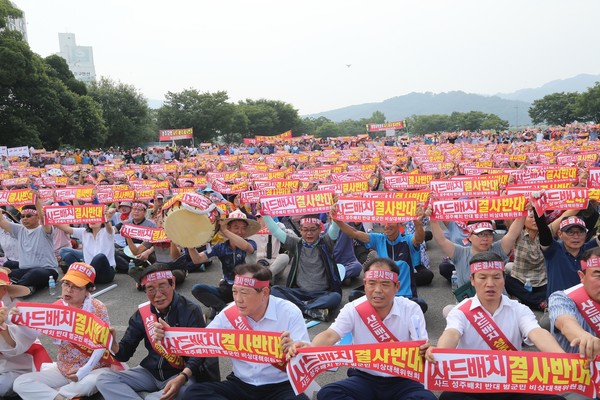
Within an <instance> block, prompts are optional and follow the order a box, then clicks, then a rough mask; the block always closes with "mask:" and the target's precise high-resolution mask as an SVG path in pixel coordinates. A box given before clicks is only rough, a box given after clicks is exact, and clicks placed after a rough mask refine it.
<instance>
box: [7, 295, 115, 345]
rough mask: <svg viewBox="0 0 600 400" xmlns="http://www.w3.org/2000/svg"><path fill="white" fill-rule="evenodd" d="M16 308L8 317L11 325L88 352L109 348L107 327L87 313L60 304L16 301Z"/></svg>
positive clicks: (104, 323)
mask: <svg viewBox="0 0 600 400" xmlns="http://www.w3.org/2000/svg"><path fill="white" fill-rule="evenodd" d="M16 307H17V308H18V309H19V311H20V313H19V314H13V315H11V321H12V322H13V323H14V324H17V325H22V326H26V327H29V328H31V329H35V330H36V331H38V332H40V333H42V334H44V335H46V336H50V337H51V338H54V339H60V340H66V341H67V342H71V343H75V344H78V345H81V346H84V347H87V348H88V349H91V350H97V349H106V348H110V346H111V343H112V335H111V334H110V331H109V329H108V324H107V323H106V322H104V321H102V320H101V319H100V318H98V317H97V316H95V315H94V314H92V313H90V312H87V311H83V310H82V309H80V308H73V307H68V306H65V305H62V304H44V303H24V302H17V304H16Z"/></svg>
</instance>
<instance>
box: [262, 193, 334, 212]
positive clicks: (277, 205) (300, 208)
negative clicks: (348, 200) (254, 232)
mask: <svg viewBox="0 0 600 400" xmlns="http://www.w3.org/2000/svg"><path fill="white" fill-rule="evenodd" d="M332 205H333V192H331V191H314V192H304V193H294V194H289V195H277V196H265V197H263V198H261V199H260V206H261V210H262V212H263V213H264V214H265V215H271V216H285V215H304V214H315V213H321V212H329V210H330V209H331V206H332Z"/></svg>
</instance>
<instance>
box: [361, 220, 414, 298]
mask: <svg viewBox="0 0 600 400" xmlns="http://www.w3.org/2000/svg"><path fill="white" fill-rule="evenodd" d="M413 236H414V235H400V234H399V235H398V237H397V238H396V240H394V241H393V242H391V241H389V240H388V238H387V236H386V235H384V234H383V233H376V232H372V233H369V243H365V247H366V248H367V249H375V251H376V252H377V255H378V256H379V257H388V258H390V259H392V260H394V261H395V262H396V265H398V268H399V269H400V274H398V281H400V290H398V293H397V295H398V296H404V297H416V296H417V289H416V283H415V282H414V276H413V271H412V266H413V265H419V264H420V262H421V256H420V254H419V249H418V248H415V246H413V244H412V239H413ZM390 252H391V253H393V254H390Z"/></svg>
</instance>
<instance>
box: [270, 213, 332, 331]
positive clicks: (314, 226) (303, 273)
mask: <svg viewBox="0 0 600 400" xmlns="http://www.w3.org/2000/svg"><path fill="white" fill-rule="evenodd" d="M263 220H264V222H265V225H266V226H267V228H268V229H269V231H270V232H271V233H272V234H273V236H275V237H276V238H277V239H279V241H280V242H281V243H283V246H284V247H285V249H287V250H289V251H290V257H291V259H292V262H291V266H290V272H289V273H288V279H287V282H286V286H273V291H272V294H273V296H276V297H280V298H282V299H287V300H289V301H291V302H292V303H294V304H295V305H296V306H298V308H300V310H301V311H302V313H303V314H305V315H306V316H308V317H310V318H316V319H320V320H322V321H326V320H327V316H328V315H329V310H330V309H334V308H336V307H338V306H339V305H340V303H341V301H342V282H341V279H340V273H339V271H338V268H337V264H336V262H335V261H334V259H333V247H334V243H333V242H334V240H335V239H334V238H337V236H338V234H339V228H338V225H337V224H331V225H330V226H329V229H328V230H327V232H323V223H322V222H321V220H320V219H319V218H317V217H315V216H306V217H303V218H301V219H300V234H301V236H302V237H301V238H299V237H297V236H296V235H295V234H293V233H291V232H287V233H286V232H285V231H283V230H282V229H281V228H280V227H279V226H277V224H276V223H275V221H273V218H271V217H270V216H267V215H263Z"/></svg>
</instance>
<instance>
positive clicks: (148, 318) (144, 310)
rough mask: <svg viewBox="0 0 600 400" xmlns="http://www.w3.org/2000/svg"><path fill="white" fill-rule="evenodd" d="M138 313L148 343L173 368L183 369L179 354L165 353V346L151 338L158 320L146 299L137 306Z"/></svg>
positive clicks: (183, 365) (183, 364)
mask: <svg viewBox="0 0 600 400" xmlns="http://www.w3.org/2000/svg"><path fill="white" fill-rule="evenodd" d="M138 309H139V310H140V315H141V316H142V322H143V323H144V329H145V330H146V336H148V339H149V341H150V345H151V346H152V348H153V349H154V351H156V352H157V353H158V354H159V355H160V356H161V357H163V358H164V359H165V360H167V362H168V363H169V364H171V366H172V367H173V368H176V369H181V370H182V369H184V368H185V361H184V360H183V358H181V357H180V356H175V355H173V354H169V353H167V351H166V350H165V348H164V347H163V346H162V345H161V344H160V343H157V342H155V341H154V340H152V336H153V334H154V323H155V322H158V320H157V318H156V315H154V314H153V313H152V311H151V310H150V302H149V301H147V302H145V303H142V304H140V305H139V306H138Z"/></svg>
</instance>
